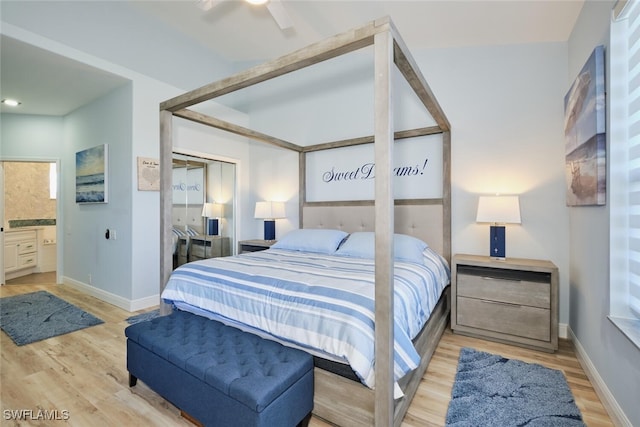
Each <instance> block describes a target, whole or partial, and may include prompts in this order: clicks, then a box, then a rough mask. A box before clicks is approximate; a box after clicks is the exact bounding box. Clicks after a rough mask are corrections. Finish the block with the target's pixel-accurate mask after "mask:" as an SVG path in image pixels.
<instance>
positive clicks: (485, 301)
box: [480, 299, 522, 307]
mask: <svg viewBox="0 0 640 427" xmlns="http://www.w3.org/2000/svg"><path fill="white" fill-rule="evenodd" d="M480 301H482V302H484V303H487V304H495V305H508V306H509V307H522V305H521V304H512V303H510V302H502V301H491V300H486V299H481V300H480Z"/></svg>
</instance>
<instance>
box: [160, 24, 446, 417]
mask: <svg viewBox="0 0 640 427" xmlns="http://www.w3.org/2000/svg"><path fill="white" fill-rule="evenodd" d="M370 45H373V52H374V72H375V81H374V85H375V95H374V97H375V101H374V135H372V136H365V137H362V138H356V139H349V140H343V141H334V142H328V143H324V144H318V145H313V146H301V145H297V144H294V143H292V142H289V141H284V140H282V139H279V138H276V137H273V136H270V135H266V134H263V133H260V132H257V131H254V130H251V129H248V128H246V127H242V126H238V125H236V124H233V123H229V122H226V121H223V120H220V119H217V118H214V117H210V116H207V115H204V114H202V113H199V112H196V111H193V110H190V109H188V107H191V106H193V105H196V104H199V103H201V102H204V101H208V100H211V99H213V98H216V97H219V96H221V95H225V94H228V93H231V92H234V91H237V90H240V89H243V88H247V87H249V86H251V85H255V84H258V83H261V82H264V81H266V80H269V79H272V78H275V77H278V76H282V75H284V74H287V73H290V72H293V71H296V70H299V69H302V68H304V67H308V66H312V65H314V64H317V63H320V62H322V61H325V60H328V59H331V58H334V57H338V56H340V55H343V54H346V53H349V52H352V51H355V50H357V49H361V48H364V47H366V46H370ZM394 64H395V66H396V67H397V69H398V70H399V71H400V72H401V74H402V75H403V76H404V78H405V79H406V81H407V82H408V84H409V86H410V87H411V88H412V90H413V91H414V92H415V94H416V95H417V97H418V99H419V100H420V102H421V104H422V105H424V107H425V108H426V110H427V112H428V113H429V115H430V116H431V118H432V119H433V120H434V121H435V123H436V125H435V126H431V127H424V128H419V129H411V130H404V131H398V132H395V131H394V120H393V95H394V88H393V84H392V71H393V66H394ZM173 117H179V118H183V119H187V120H190V121H194V122H197V123H200V124H203V125H207V126H212V127H214V128H217V129H221V130H224V131H228V132H232V133H235V134H238V135H241V136H245V137H247V138H250V139H253V140H257V141H262V142H264V143H268V144H272V145H275V146H278V147H281V148H285V149H289V150H293V151H296V152H298V153H299V164H300V227H307V228H309V227H326V228H341V229H344V230H345V231H359V230H365V229H368V230H375V265H376V271H375V287H376V289H375V301H376V303H375V324H376V328H375V343H376V345H375V360H376V363H375V376H376V387H375V390H371V389H369V388H367V387H365V386H363V385H362V384H359V383H357V382H354V381H351V380H347V379H344V378H342V377H339V376H337V375H335V374H331V373H329V372H326V371H323V370H321V369H317V368H316V373H315V376H316V379H315V403H314V413H315V414H316V415H318V416H319V417H321V418H324V419H326V420H328V421H330V422H333V423H335V424H340V425H350V426H352V425H375V426H393V425H395V426H399V425H400V424H401V422H402V419H403V418H404V415H405V413H406V412H407V409H408V407H409V404H410V402H411V399H412V398H413V395H414V394H415V392H416V390H417V388H418V384H419V382H420V380H421V378H422V376H423V374H424V372H425V370H426V368H427V365H428V363H429V360H430V358H431V355H432V354H433V351H434V350H435V347H436V345H437V343H438V341H439V339H440V336H441V334H442V332H443V331H444V328H445V327H446V324H447V318H448V312H449V303H448V296H447V295H445V297H443V298H441V302H440V303H439V304H438V307H437V308H436V310H434V315H433V316H432V318H431V320H430V321H429V323H428V324H427V327H426V328H425V330H424V331H423V332H422V333H421V335H420V336H419V337H418V338H417V340H416V347H417V348H418V350H419V352H420V354H421V359H422V361H421V364H420V366H419V367H418V368H417V369H416V370H414V371H413V372H412V373H411V374H409V375H407V376H405V378H403V379H402V381H401V383H400V385H401V387H402V388H403V391H404V397H403V398H400V399H398V400H394V392H393V390H394V377H393V354H392V352H393V321H392V319H393V286H392V284H393V270H394V263H393V248H392V242H393V234H394V232H398V233H406V234H412V235H416V234H418V236H419V237H421V238H423V239H424V240H425V241H427V243H429V245H430V246H431V247H432V248H434V249H436V250H437V251H438V252H439V253H440V254H442V255H443V256H444V258H445V259H447V260H448V261H450V259H451V215H450V211H451V191H450V156H451V154H450V151H451V150H450V145H451V138H450V124H449V121H448V120H447V118H446V116H445V114H444V112H443V110H442V108H441V107H440V105H439V103H438V101H437V100H436V98H435V96H434V95H433V93H432V91H431V89H430V88H429V85H428V84H427V82H426V80H425V79H424V77H423V76H422V74H421V72H420V70H419V68H418V67H417V65H416V63H415V62H414V60H413V58H412V57H411V55H410V53H409V51H408V49H407V47H406V45H405V43H404V42H403V40H402V38H401V37H400V35H399V33H398V31H397V30H396V28H395V26H394V24H393V22H392V21H391V19H390V18H388V17H385V18H381V19H379V20H376V21H373V22H370V23H368V24H366V25H364V26H362V27H359V28H356V29H353V30H351V31H348V32H345V33H342V34H339V35H336V36H334V37H331V38H328V39H326V40H324V41H321V42H318V43H315V44H312V45H310V46H308V47H306V48H304V49H300V50H298V51H295V52H293V53H291V54H288V55H285V56H282V57H280V58H278V59H275V60H273V61H271V62H268V63H265V64H263V65H259V66H256V67H253V68H251V69H248V70H246V71H244V72H241V73H238V74H236V75H233V76H231V77H228V78H225V79H223V80H219V81H216V82H213V83H210V84H208V85H205V86H203V87H200V88H198V89H195V90H193V91H190V92H187V93H184V94H182V95H180V96H177V97H175V98H172V99H169V100H167V101H165V102H162V103H161V104H160V158H161V160H160V162H161V187H160V189H161V192H160V206H161V215H160V223H161V240H160V246H161V261H160V273H161V274H160V292H162V291H163V290H164V287H165V285H166V283H167V281H168V279H169V276H170V274H171V272H172V258H171V225H172V223H171V208H172V200H171V158H172V148H173V142H172V118H173ZM432 134H440V135H442V144H443V149H442V153H443V155H442V162H443V165H442V171H443V173H442V176H443V179H442V180H443V182H442V197H441V198H436V199H420V200H394V195H393V185H392V169H393V143H394V140H397V139H403V138H412V137H417V136H424V135H432ZM371 143H373V144H374V153H375V164H376V179H375V184H374V185H375V200H373V201H356V202H307V201H306V190H305V188H306V187H305V184H306V182H305V180H306V177H305V162H306V157H305V155H306V153H309V152H312V151H317V150H326V149H332V148H339V147H345V146H350V145H357V144H371ZM336 212H341V213H336ZM345 213H346V215H345ZM356 216H357V218H358V219H357V220H355V221H353V222H352V223H351V224H349V223H348V221H346V218H356ZM345 221H346V222H345ZM416 232H417V233H416ZM170 310H171V308H170V307H169V306H168V305H166V304H164V303H161V312H162V313H163V314H168V313H169V312H170Z"/></svg>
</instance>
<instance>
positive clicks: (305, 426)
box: [296, 412, 311, 427]
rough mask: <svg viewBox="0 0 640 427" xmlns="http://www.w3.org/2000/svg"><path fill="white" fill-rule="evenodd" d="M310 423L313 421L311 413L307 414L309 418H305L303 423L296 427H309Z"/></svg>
mask: <svg viewBox="0 0 640 427" xmlns="http://www.w3.org/2000/svg"><path fill="white" fill-rule="evenodd" d="M309 421H311V412H309V413H308V414H307V416H306V417H304V418H303V419H302V421H300V422H299V423H298V425H297V426H296V427H308V426H309Z"/></svg>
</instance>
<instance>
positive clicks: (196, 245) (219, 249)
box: [189, 235, 231, 261]
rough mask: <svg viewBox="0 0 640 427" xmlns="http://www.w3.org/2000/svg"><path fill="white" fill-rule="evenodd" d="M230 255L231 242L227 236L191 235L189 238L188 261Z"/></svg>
mask: <svg viewBox="0 0 640 427" xmlns="http://www.w3.org/2000/svg"><path fill="white" fill-rule="evenodd" d="M229 255H231V243H230V240H229V238H228V237H222V236H206V235H201V236H192V237H190V238H189V261H198V260H201V259H206V258H215V257H222V256H229Z"/></svg>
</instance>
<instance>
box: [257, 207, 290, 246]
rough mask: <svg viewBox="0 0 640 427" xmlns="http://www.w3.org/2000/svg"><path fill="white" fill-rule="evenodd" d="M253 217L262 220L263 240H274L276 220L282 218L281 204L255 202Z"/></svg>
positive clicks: (282, 208) (282, 209)
mask: <svg viewBox="0 0 640 427" xmlns="http://www.w3.org/2000/svg"><path fill="white" fill-rule="evenodd" d="M254 217H255V218H256V219H264V240H275V239H276V221H275V220H276V219H277V218H284V203H283V202H256V210H255V214H254Z"/></svg>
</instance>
